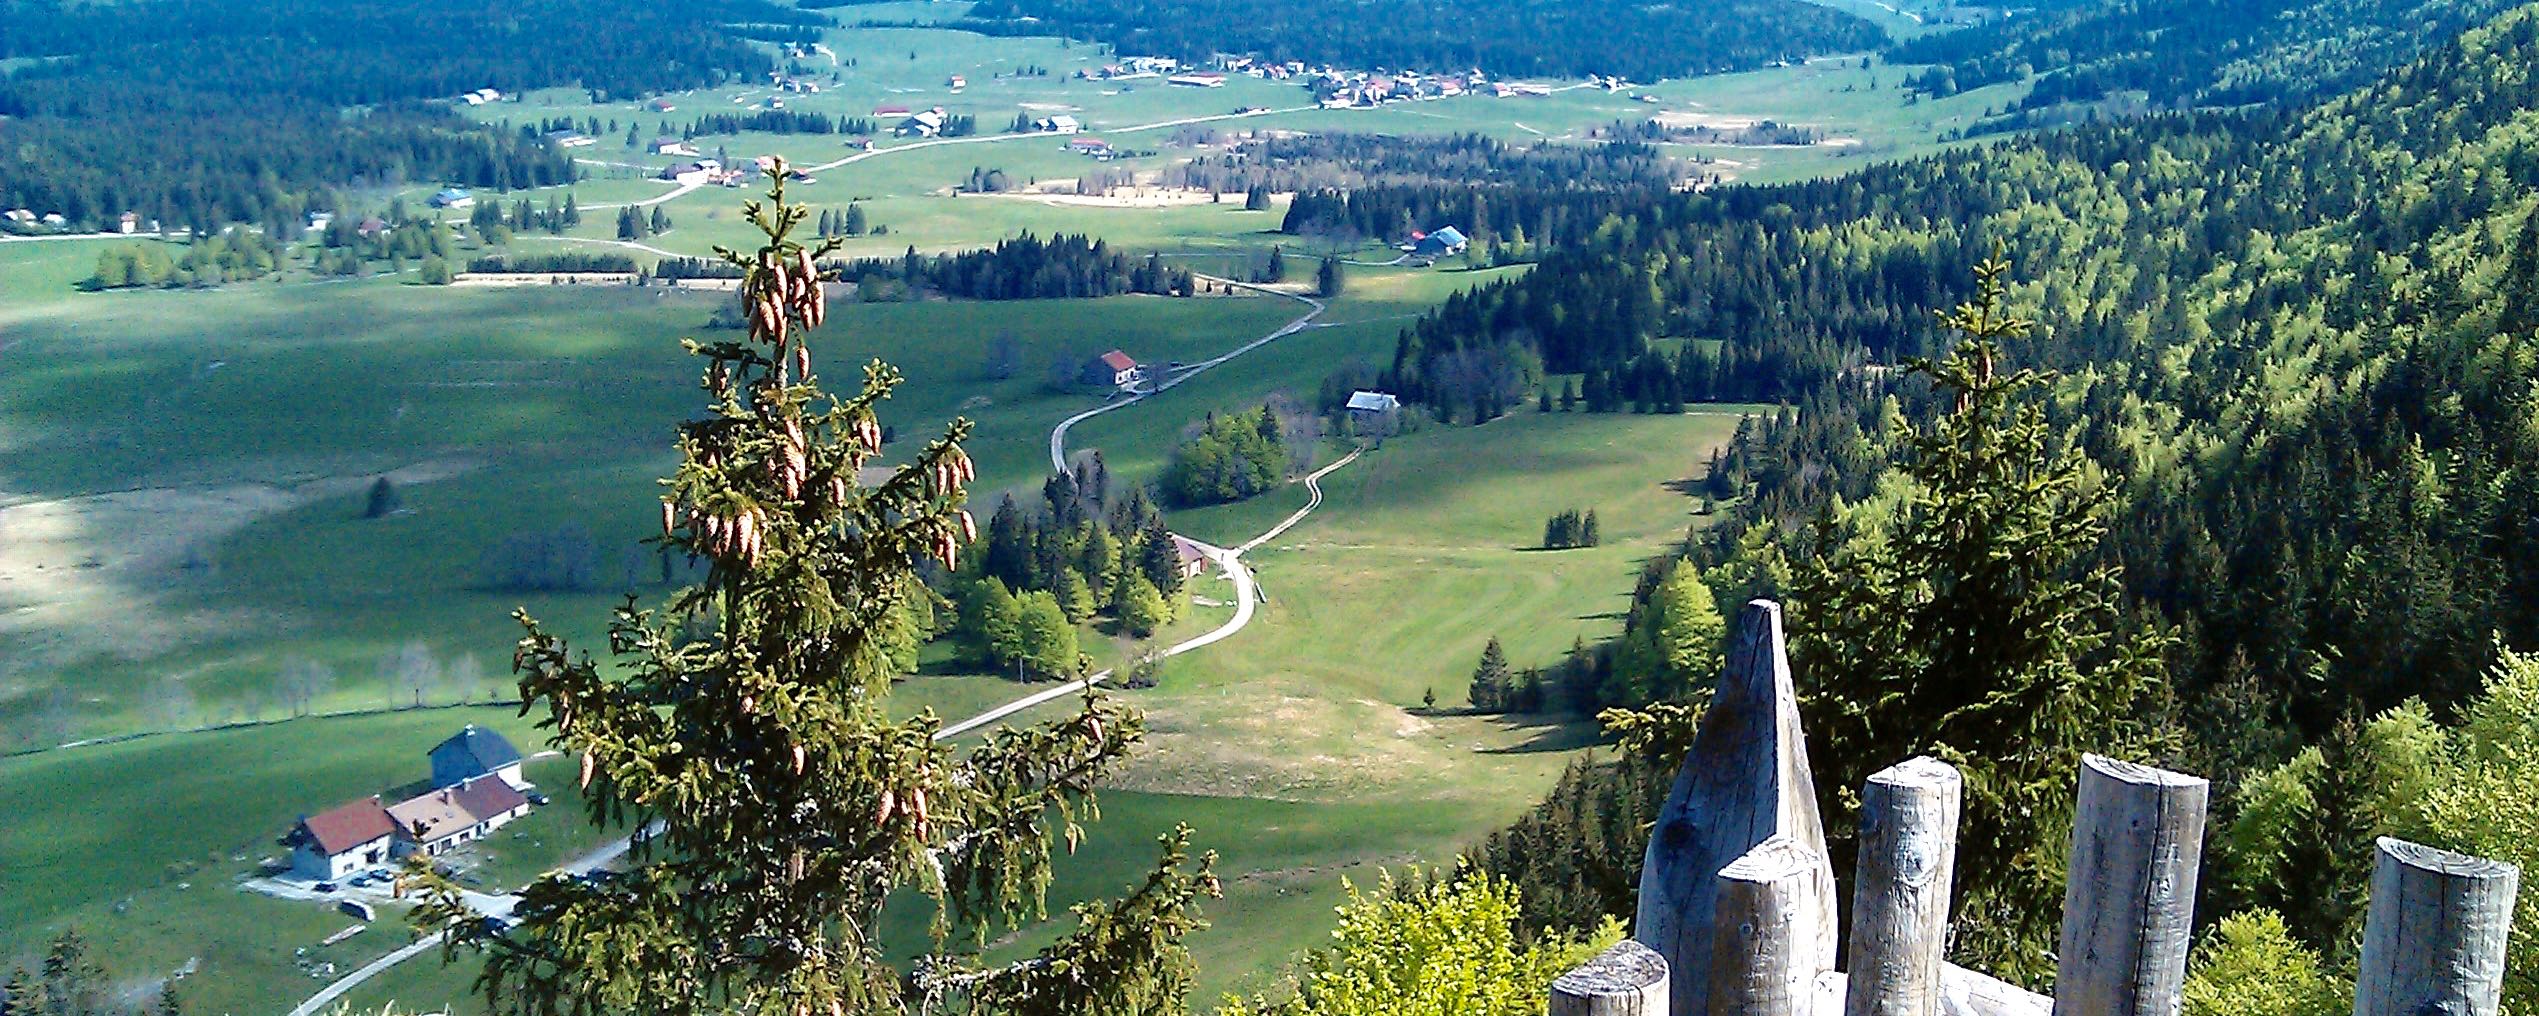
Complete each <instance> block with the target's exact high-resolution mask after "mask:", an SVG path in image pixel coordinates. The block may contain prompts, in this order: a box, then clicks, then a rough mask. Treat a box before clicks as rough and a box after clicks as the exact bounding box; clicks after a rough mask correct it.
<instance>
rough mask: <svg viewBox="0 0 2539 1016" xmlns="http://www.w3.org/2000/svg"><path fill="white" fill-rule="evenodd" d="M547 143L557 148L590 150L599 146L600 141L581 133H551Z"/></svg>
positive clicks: (548, 135) (548, 134)
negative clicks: (593, 146) (594, 146)
mask: <svg viewBox="0 0 2539 1016" xmlns="http://www.w3.org/2000/svg"><path fill="white" fill-rule="evenodd" d="M547 143H548V144H550V145H554V146H556V147H557V148H589V147H591V146H592V145H596V144H599V139H598V138H594V137H592V136H590V135H588V134H584V133H582V132H580V131H549V132H548V133H547Z"/></svg>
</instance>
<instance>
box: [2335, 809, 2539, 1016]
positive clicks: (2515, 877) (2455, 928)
mask: <svg viewBox="0 0 2539 1016" xmlns="http://www.w3.org/2000/svg"><path fill="white" fill-rule="evenodd" d="M2378 847H2379V849H2377V850H2376V851H2374V852H2373V853H2374V856H2375V858H2376V860H2375V862H2374V864H2373V866H2372V877H2371V912H2370V915H2369V916H2368V917H2366V918H2365V919H2364V922H2363V963H2362V969H2361V971H2360V976H2359V977H2358V978H2357V979H2356V981H2355V984H2354V1016H2417V1014H2419V1013H2440V1014H2443V1016H2494V1013H2495V1009H2496V1005H2497V999H2498V997H2499V996H2500V995H2501V993H2502V991H2503V987H2504V944H2505V940H2506V938H2507V937H2508V936H2509V935H2510V934H2511V932H2512V923H2513V896H2514V894H2515V893H2516V892H2517V891H2518V890H2519V889H2520V885H2521V869H2519V868H2516V867H2514V866H2512V865H2510V864H2506V863H2504V862H2502V861H2494V860H2488V859H2487V858H2483V857H2471V856H2469V855H2466V854H2454V853H2451V852H2450V851H2447V850H2436V849H2434V848H2432V847H2427V846H2422V845H2420V844H2415V843H2409V842H2407V841H2405V840H2396V839H2391V838H2389V837H2386V836H2384V837H2381V838H2380V842H2379V844H2378Z"/></svg>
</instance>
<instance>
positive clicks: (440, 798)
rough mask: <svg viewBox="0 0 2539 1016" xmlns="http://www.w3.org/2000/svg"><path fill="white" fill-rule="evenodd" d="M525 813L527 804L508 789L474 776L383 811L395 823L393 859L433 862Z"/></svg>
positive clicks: (499, 781)
mask: <svg viewBox="0 0 2539 1016" xmlns="http://www.w3.org/2000/svg"><path fill="white" fill-rule="evenodd" d="M528 813H529V799H528V798H526V797H523V796H521V794H520V791H519V790H518V789H517V788H515V787H513V786H512V785H511V784H510V783H507V782H505V781H503V780H502V779H499V778H497V777H493V776H480V777H477V778H476V779H473V780H469V781H467V782H465V783H461V784H459V785H458V786H455V787H443V788H441V789H439V790H434V791H431V792H428V793H426V794H424V795H423V796H421V797H416V798H412V799H409V800H405V801H400V802H398V803H396V804H394V805H391V806H389V808H388V818H389V819H390V820H391V821H393V822H395V823H396V842H395V843H394V844H393V845H392V847H391V850H390V853H391V854H392V855H393V856H397V857H407V856H410V855H413V854H422V855H424V856H426V857H434V856H439V855H440V854H442V853H443V852H446V851H448V850H449V849H450V848H452V847H456V846H459V845H460V844H464V843H473V842H475V841H477V840H481V839H484V838H485V837H487V836H490V835H492V834H493V832H494V830H496V829H500V828H502V827H503V826H506V825H509V824H510V823H511V821H512V820H513V819H516V818H519V817H520V816H522V815H526V814H528Z"/></svg>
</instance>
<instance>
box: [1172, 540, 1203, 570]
mask: <svg viewBox="0 0 2539 1016" xmlns="http://www.w3.org/2000/svg"><path fill="white" fill-rule="evenodd" d="M1172 538H1173V567H1174V568H1175V569H1177V570H1178V571H1180V572H1181V577H1182V578H1185V579H1195V578H1198V577H1199V573H1201V572H1204V571H1207V570H1208V560H1209V558H1208V551H1207V550H1206V548H1203V547H1201V546H1200V545H1199V542H1198V541H1196V540H1193V539H1190V538H1189V537H1186V536H1183V535H1181V534H1180V533H1174V534H1172Z"/></svg>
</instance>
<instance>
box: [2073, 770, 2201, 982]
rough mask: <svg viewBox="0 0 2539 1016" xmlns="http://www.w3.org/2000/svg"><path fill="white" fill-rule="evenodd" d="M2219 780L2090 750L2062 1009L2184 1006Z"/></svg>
mask: <svg viewBox="0 0 2539 1016" xmlns="http://www.w3.org/2000/svg"><path fill="white" fill-rule="evenodd" d="M2210 789H2211V788H2210V785H2209V784H2207V783H2206V782H2205V781H2204V780H2203V779H2201V778H2199V777H2194V776H2188V775H2185V774H2183V773H2173V772H2169V771H2167V770H2163V769H2153V768H2151V767H2149V766H2141V765H2135V764H2133V763H2130V762H2119V761H2117V760H2115V759H2110V758H2103V757H2101V756H2097V755H2084V756H2082V757H2081V776H2080V803H2079V807H2077V808H2076V809H2075V810H2074V813H2073V816H2072V855H2071V868H2070V871H2069V881H2068V882H2067V883H2065V885H2064V887H2063V940H2062V953H2061V955H2060V963H2059V964H2058V966H2057V967H2056V973H2055V979H2054V1016H2176V1013H2177V1011H2178V1006H2179V1003H2180V995H2181V992H2182V991H2183V990H2184V988H2185V985H2186V953H2187V946H2188V937H2187V936H2188V931H2189V926H2190V925H2191V924H2192V923H2193V921H2194V917H2195V879H2196V869H2197V867H2198V866H2199V865H2200V864H2201V863H2202V861H2203V858H2204V808H2205V804H2206V796H2207V794H2208V793H2209V792H2210Z"/></svg>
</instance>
